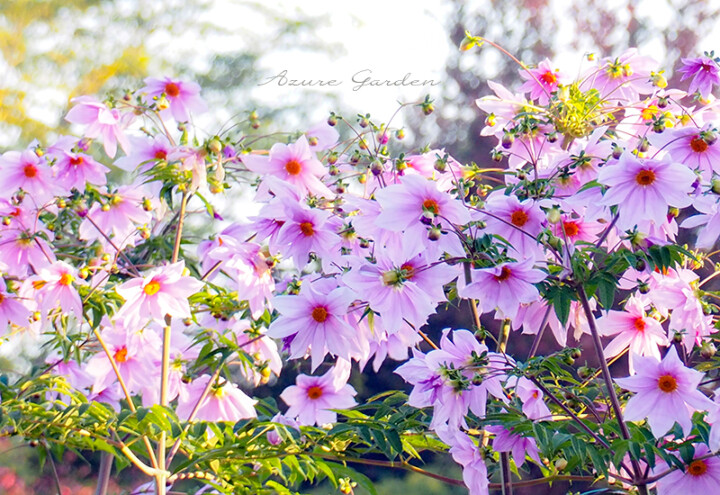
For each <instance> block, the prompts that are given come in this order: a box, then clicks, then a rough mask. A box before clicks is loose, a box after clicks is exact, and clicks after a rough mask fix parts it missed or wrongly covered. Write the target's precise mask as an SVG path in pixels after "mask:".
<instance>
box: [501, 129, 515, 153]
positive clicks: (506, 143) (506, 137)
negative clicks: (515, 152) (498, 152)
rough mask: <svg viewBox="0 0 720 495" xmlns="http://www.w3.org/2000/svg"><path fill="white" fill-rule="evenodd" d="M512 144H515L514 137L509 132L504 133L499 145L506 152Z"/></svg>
mask: <svg viewBox="0 0 720 495" xmlns="http://www.w3.org/2000/svg"><path fill="white" fill-rule="evenodd" d="M514 142H515V136H513V135H512V134H510V133H509V132H505V133H504V134H503V137H502V139H501V141H500V144H502V147H503V148H505V149H506V150H507V149H510V148H511V147H512V145H513V143H514Z"/></svg>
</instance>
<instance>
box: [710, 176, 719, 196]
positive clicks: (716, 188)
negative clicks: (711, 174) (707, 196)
mask: <svg viewBox="0 0 720 495" xmlns="http://www.w3.org/2000/svg"><path fill="white" fill-rule="evenodd" d="M712 192H714V193H715V194H720V179H713V180H712Z"/></svg>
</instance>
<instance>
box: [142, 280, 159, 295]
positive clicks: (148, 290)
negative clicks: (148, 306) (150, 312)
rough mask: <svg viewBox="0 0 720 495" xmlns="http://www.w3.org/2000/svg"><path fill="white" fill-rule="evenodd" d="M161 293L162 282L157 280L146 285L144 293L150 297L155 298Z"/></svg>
mask: <svg viewBox="0 0 720 495" xmlns="http://www.w3.org/2000/svg"><path fill="white" fill-rule="evenodd" d="M159 291H160V282H158V281H157V280H151V281H150V282H148V283H147V284H145V287H143V292H144V293H145V294H147V295H148V296H154V295H155V294H157V293H158V292H159Z"/></svg>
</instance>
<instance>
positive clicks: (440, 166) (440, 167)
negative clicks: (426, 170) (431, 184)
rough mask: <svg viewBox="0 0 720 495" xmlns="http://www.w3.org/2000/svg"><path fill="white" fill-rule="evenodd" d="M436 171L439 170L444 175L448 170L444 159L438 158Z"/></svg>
mask: <svg viewBox="0 0 720 495" xmlns="http://www.w3.org/2000/svg"><path fill="white" fill-rule="evenodd" d="M434 167H435V170H437V171H438V172H440V173H444V172H445V170H447V162H446V161H445V160H443V159H442V158H438V159H437V160H435V165H434Z"/></svg>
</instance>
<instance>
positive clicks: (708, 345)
mask: <svg viewBox="0 0 720 495" xmlns="http://www.w3.org/2000/svg"><path fill="white" fill-rule="evenodd" d="M716 352H717V349H716V348H715V345H714V344H713V343H712V342H709V341H707V340H706V341H705V342H703V344H702V346H701V347H700V355H701V356H702V357H703V358H705V359H710V358H711V357H713V356H714V355H715V353H716Z"/></svg>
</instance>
